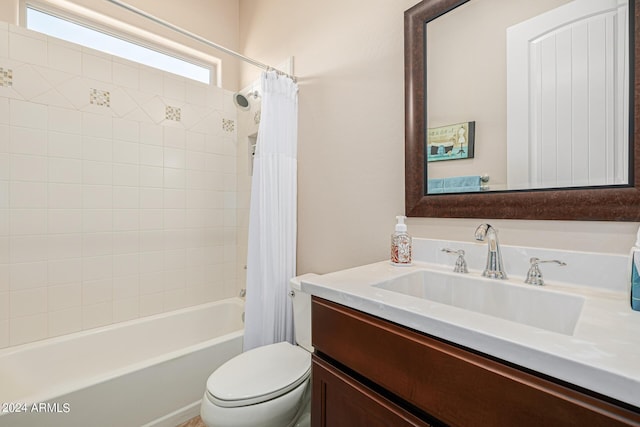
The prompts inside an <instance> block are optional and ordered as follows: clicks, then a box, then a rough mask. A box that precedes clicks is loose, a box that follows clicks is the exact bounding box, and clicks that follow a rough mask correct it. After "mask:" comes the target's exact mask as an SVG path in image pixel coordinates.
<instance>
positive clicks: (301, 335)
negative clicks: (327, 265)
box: [289, 273, 317, 353]
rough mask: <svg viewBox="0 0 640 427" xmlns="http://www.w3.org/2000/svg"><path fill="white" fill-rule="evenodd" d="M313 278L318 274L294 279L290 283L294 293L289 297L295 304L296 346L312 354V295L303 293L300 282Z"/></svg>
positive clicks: (294, 327)
mask: <svg viewBox="0 0 640 427" xmlns="http://www.w3.org/2000/svg"><path fill="white" fill-rule="evenodd" d="M313 276H317V274H313V273H309V274H303V275H302V276H297V277H294V278H293V279H291V280H290V282H289V286H290V287H291V291H292V292H290V293H289V295H290V296H291V302H292V304H293V330H294V333H295V338H296V344H298V345H299V346H300V347H302V348H304V349H305V350H307V351H308V352H310V353H313V347H312V346H311V295H309V294H307V293H305V292H303V291H302V288H301V287H300V282H301V280H302V279H304V278H307V277H313Z"/></svg>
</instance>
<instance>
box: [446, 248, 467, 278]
mask: <svg viewBox="0 0 640 427" xmlns="http://www.w3.org/2000/svg"><path fill="white" fill-rule="evenodd" d="M442 252H446V253H448V254H452V255H458V259H456V265H455V267H454V268H453V272H454V273H468V272H469V270H468V269H467V261H465V259H464V251H463V250H462V249H449V248H443V249H442Z"/></svg>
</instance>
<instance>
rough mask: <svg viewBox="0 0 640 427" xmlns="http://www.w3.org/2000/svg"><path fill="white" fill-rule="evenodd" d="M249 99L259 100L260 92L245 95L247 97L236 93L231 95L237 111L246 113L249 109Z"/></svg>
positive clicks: (255, 91)
mask: <svg viewBox="0 0 640 427" xmlns="http://www.w3.org/2000/svg"><path fill="white" fill-rule="evenodd" d="M249 97H251V98H253V99H254V100H257V99H258V98H260V92H258V91H257V90H254V91H251V92H249V93H247V95H246V96H245V95H243V94H241V93H240V92H236V93H234V94H233V103H234V104H235V105H236V107H238V109H240V110H242V111H248V110H249V109H251V104H250V103H249Z"/></svg>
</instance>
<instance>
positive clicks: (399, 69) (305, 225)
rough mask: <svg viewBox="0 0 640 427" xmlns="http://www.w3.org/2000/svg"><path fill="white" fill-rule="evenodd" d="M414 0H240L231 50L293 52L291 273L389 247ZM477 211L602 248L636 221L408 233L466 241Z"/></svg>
mask: <svg viewBox="0 0 640 427" xmlns="http://www.w3.org/2000/svg"><path fill="white" fill-rule="evenodd" d="M416 3H417V1H416V0H401V1H386V0H372V1H368V2H362V1H359V0H328V1H325V2H321V3H320V2H315V3H314V2H300V1H297V0H274V1H270V2H263V1H260V0H240V34H241V38H240V49H241V50H242V51H243V52H244V53H245V54H246V55H249V56H253V57H256V58H259V59H260V60H262V61H264V62H267V63H278V62H280V61H282V59H283V58H286V57H288V56H292V55H293V56H294V57H295V73H296V75H297V76H299V83H300V97H299V103H300V110H299V113H300V121H299V166H298V170H299V177H298V188H299V194H298V203H299V204H298V215H299V217H298V221H299V222H298V273H299V274H302V273H306V272H317V273H325V272H329V271H335V270H339V269H343V268H347V267H352V266H356V265H361V264H365V263H370V262H375V261H380V260H383V259H387V258H388V256H389V235H390V234H391V233H392V231H393V224H394V222H395V219H394V217H395V215H398V214H401V213H402V212H404V59H403V58H404V57H403V12H404V10H406V9H408V8H409V7H411V6H413V5H414V4H416ZM254 78H255V70H254V69H252V68H243V69H242V82H243V83H244V84H247V83H248V82H249V81H251V80H253V79H254ZM485 220H489V221H490V222H491V223H492V224H493V225H494V226H496V227H497V228H499V229H500V238H501V242H503V243H508V244H514V245H522V246H541V247H546V248H559V249H569V250H584V251H604V252H611V253H626V252H627V251H628V249H629V247H630V246H631V245H632V244H633V241H634V239H635V233H636V230H637V228H638V224H637V223H622V222H580V221H576V222H561V221H521V220H495V221H494V220H491V218H477V219H439V218H411V219H410V220H409V221H408V224H409V230H410V232H411V233H413V234H414V235H416V236H421V237H433V238H443V239H454V240H462V241H470V240H472V239H473V232H474V230H475V227H476V226H477V225H478V224H479V223H480V222H481V221H485ZM471 267H472V268H480V267H481V266H471ZM514 274H515V273H514ZM520 274H524V273H522V272H521V273H520Z"/></svg>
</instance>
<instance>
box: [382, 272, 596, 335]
mask: <svg viewBox="0 0 640 427" xmlns="http://www.w3.org/2000/svg"><path fill="white" fill-rule="evenodd" d="M373 286H374V287H377V288H380V289H386V290H388V291H392V292H398V293H401V294H404V295H409V296H412V297H417V298H422V299H426V300H429V301H433V302H437V303H441V304H447V305H450V306H454V307H459V308H462V309H465V310H469V311H474V312H477V313H482V314H486V315H489V316H493V317H497V318H500V319H504V320H509V321H512V322H516V323H521V324H524V325H528V326H533V327H536V328H540V329H545V330H547V331H552V332H557V333H560V334H565V335H573V331H574V329H575V327H576V323H577V322H578V319H579V317H580V312H581V311H582V305H583V304H584V298H583V297H581V296H576V295H568V294H562V293H557V292H550V291H549V290H546V289H544V288H540V287H533V286H531V285H524V284H523V285H519V284H514V283H509V282H504V281H500V280H490V279H485V278H481V277H477V276H476V277H474V276H469V275H464V274H455V273H451V274H447V273H441V272H436V271H428V270H421V271H415V272H412V273H409V274H406V275H404V276H400V277H397V278H394V279H391V280H387V281H385V282H382V283H379V284H376V285H373Z"/></svg>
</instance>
